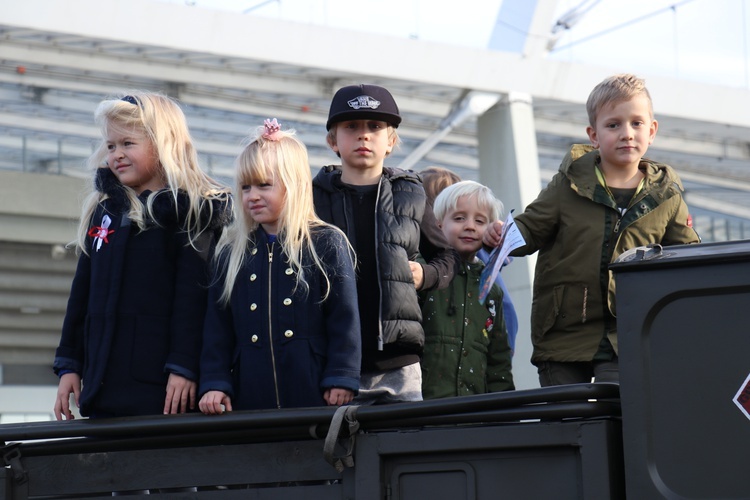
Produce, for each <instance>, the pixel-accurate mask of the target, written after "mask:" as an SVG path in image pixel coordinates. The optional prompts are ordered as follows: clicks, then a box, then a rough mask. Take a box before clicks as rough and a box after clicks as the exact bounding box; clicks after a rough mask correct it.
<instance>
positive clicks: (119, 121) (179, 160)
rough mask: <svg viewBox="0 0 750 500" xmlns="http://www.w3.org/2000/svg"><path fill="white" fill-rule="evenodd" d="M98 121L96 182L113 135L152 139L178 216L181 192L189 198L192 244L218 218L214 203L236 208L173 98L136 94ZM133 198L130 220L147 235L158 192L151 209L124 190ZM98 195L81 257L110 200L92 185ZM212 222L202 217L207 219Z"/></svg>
mask: <svg viewBox="0 0 750 500" xmlns="http://www.w3.org/2000/svg"><path fill="white" fill-rule="evenodd" d="M94 118H95V121H96V123H97V125H99V126H100V128H101V133H102V142H101V144H100V145H99V147H98V148H97V150H96V151H95V152H94V153H93V154H92V155H91V156H90V157H89V159H88V166H89V168H90V169H91V170H92V172H93V173H94V177H96V173H97V169H100V168H108V167H107V166H106V158H107V142H106V137H107V136H108V132H109V131H111V130H120V131H138V132H142V133H144V134H145V135H146V137H148V139H149V140H150V141H151V143H152V144H153V146H154V148H155V149H156V153H157V157H158V161H159V166H160V168H161V175H162V176H163V180H164V184H165V186H166V188H167V189H168V190H169V191H170V193H171V196H172V197H173V198H174V202H175V203H174V207H175V210H177V206H178V204H177V197H178V193H179V192H180V191H182V192H184V193H185V194H186V195H187V199H188V210H187V213H185V214H180V215H181V216H183V217H184V218H185V226H184V228H183V229H185V230H186V231H187V233H188V237H189V239H190V242H191V244H193V245H195V241H196V240H197V238H198V237H199V236H200V235H201V234H202V233H203V232H205V231H206V230H207V229H208V226H209V223H210V221H211V220H212V219H213V217H214V215H215V214H214V213H213V211H214V205H213V203H212V202H213V201H215V200H218V201H220V202H222V204H224V205H227V204H229V203H230V194H229V189H228V188H226V187H224V186H222V185H221V184H219V183H218V182H216V181H215V180H213V179H212V178H211V177H209V176H208V175H206V173H205V172H203V170H201V168H200V165H199V164H198V155H197V153H196V150H195V147H194V146H193V140H192V138H191V136H190V131H189V130H188V125H187V119H186V118H185V115H184V113H183V112H182V110H181V109H180V107H179V105H178V104H177V103H176V102H175V101H174V100H172V99H171V98H169V97H167V96H165V95H162V94H158V93H153V92H142V91H137V92H131V93H129V94H128V95H126V96H122V97H115V98H112V99H106V100H104V101H102V102H101V103H99V106H98V107H97V109H96V111H95V113H94ZM121 186H122V188H123V189H124V193H125V195H126V196H127V198H128V201H129V204H130V209H129V213H128V216H129V217H130V220H131V221H133V222H135V223H136V224H137V225H138V227H139V228H140V229H141V230H146V229H147V220H148V218H149V217H150V218H151V219H154V214H153V202H154V199H155V196H156V194H157V192H153V193H151V194H150V195H149V197H148V198H147V201H146V204H145V206H144V205H143V204H142V203H141V202H140V200H139V199H138V195H137V194H136V192H135V190H133V189H132V188H130V187H128V186H125V185H122V184H121ZM91 189H92V192H91V193H89V195H88V196H87V197H86V200H85V201H84V204H83V215H82V216H81V221H80V224H79V228H78V238H77V241H76V244H77V246H78V250H79V251H83V252H84V253H87V245H86V237H87V235H88V230H89V224H90V222H91V217H92V215H93V214H94V211H95V210H96V207H97V205H98V204H99V203H101V202H103V201H104V200H105V199H107V195H106V194H105V193H102V192H100V191H98V190H96V188H95V186H94V185H93V184H92V185H91ZM206 213H207V214H208V217H206V216H204V217H201V214H206Z"/></svg>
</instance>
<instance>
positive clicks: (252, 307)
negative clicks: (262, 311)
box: [250, 302, 258, 311]
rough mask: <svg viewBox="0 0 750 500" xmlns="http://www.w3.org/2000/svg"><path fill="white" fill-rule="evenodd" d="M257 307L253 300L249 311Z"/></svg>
mask: <svg viewBox="0 0 750 500" xmlns="http://www.w3.org/2000/svg"><path fill="white" fill-rule="evenodd" d="M257 308H258V304H256V303H254V302H253V303H252V304H250V310H251V311H255V310H256V309H257Z"/></svg>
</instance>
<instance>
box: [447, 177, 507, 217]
mask: <svg viewBox="0 0 750 500" xmlns="http://www.w3.org/2000/svg"><path fill="white" fill-rule="evenodd" d="M464 196H466V197H469V198H473V199H474V200H475V201H476V203H477V206H478V207H479V209H480V210H483V211H485V212H486V213H487V215H488V217H489V219H488V220H490V221H495V220H497V219H499V218H500V216H501V215H502V212H503V204H502V202H501V201H500V200H498V199H497V198H495V195H494V194H493V193H492V190H491V189H490V188H488V187H487V186H485V185H484V184H480V183H478V182H475V181H461V182H457V183H456V184H453V185H451V186H448V187H447V188H445V189H444V190H443V191H442V192H441V193H440V194H439V195H438V196H437V198H435V209H434V212H435V218H436V219H437V220H438V221H442V220H443V219H444V218H445V216H446V215H447V214H448V213H449V212H452V211H453V210H455V209H456V206H457V205H458V200H459V198H463V197H464Z"/></svg>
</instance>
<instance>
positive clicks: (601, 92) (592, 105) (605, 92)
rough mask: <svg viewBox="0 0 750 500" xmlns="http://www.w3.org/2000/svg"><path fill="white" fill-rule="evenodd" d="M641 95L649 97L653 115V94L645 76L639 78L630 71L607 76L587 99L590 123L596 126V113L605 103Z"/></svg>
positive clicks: (626, 99) (614, 102) (617, 101)
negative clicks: (650, 92)
mask: <svg viewBox="0 0 750 500" xmlns="http://www.w3.org/2000/svg"><path fill="white" fill-rule="evenodd" d="M639 95H644V96H646V99H648V108H649V111H650V113H651V116H652V117H653V115H654V107H653V103H652V102H651V94H649V92H648V89H647V88H646V82H645V80H643V78H638V77H637V76H635V75H632V74H630V73H621V74H618V75H613V76H610V77H609V78H605V79H604V80H603V81H602V82H601V83H599V84H598V85H597V86H596V87H594V90H592V91H591V93H590V94H589V98H588V100H587V101H586V112H587V113H588V115H589V124H590V125H591V126H592V127H596V115H597V114H598V113H599V111H600V110H601V109H602V107H604V106H605V105H607V104H617V103H620V102H623V101H628V100H630V99H632V98H633V97H636V96H639Z"/></svg>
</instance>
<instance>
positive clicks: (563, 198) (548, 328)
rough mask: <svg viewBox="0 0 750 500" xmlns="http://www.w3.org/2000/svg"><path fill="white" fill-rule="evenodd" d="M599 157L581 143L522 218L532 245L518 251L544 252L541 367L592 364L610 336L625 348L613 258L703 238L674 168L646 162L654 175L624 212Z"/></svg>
mask: <svg viewBox="0 0 750 500" xmlns="http://www.w3.org/2000/svg"><path fill="white" fill-rule="evenodd" d="M598 157H599V151H598V150H595V149H594V148H592V147H591V146H584V145H574V146H573V147H572V148H571V150H570V152H569V153H568V154H567V155H566V156H565V158H564V159H563V162H562V164H561V165H560V171H559V172H558V173H557V174H556V175H555V176H554V177H553V179H552V180H551V181H550V183H549V184H548V185H547V187H545V188H544V189H543V190H542V191H541V193H540V194H539V196H538V197H537V199H536V200H534V201H533V202H532V203H531V204H530V205H529V206H528V207H526V210H525V211H524V213H522V214H520V215H518V216H516V217H515V221H516V223H517V224H518V228H519V230H520V231H521V233H522V234H523V237H524V239H525V240H526V245H525V246H523V247H521V248H519V249H516V250H514V251H513V252H512V255H516V256H520V255H529V254H532V253H534V252H536V251H537V250H538V251H539V256H538V259H537V264H536V273H535V277H534V291H533V302H532V306H531V339H532V343H533V345H534V353H533V355H532V358H531V361H532V363H535V364H536V363H538V362H541V361H560V362H570V361H591V360H592V359H593V357H594V355H595V354H596V352H597V350H598V348H599V345H600V342H601V341H602V339H603V337H604V335H606V336H607V338H608V339H609V341H610V342H611V343H612V347H613V348H614V350H615V352H617V330H616V325H615V303H614V291H615V285H614V279H613V277H612V274H611V272H610V271H609V269H608V265H609V264H610V262H612V261H613V260H614V259H615V258H617V256H618V255H620V254H621V253H623V252H624V251H626V250H628V249H631V248H634V247H638V246H643V245H648V244H651V243H660V244H662V245H675V244H684V243H698V242H699V241H700V239H699V238H698V235H697V233H696V232H695V230H694V229H693V228H692V224H691V221H690V215H689V213H688V208H687V205H685V202H684V201H683V199H682V194H681V192H682V190H683V188H682V184H681V182H680V179H679V178H678V177H677V174H676V173H675V172H674V170H673V169H672V168H671V167H669V166H668V165H664V164H661V163H656V162H653V161H651V160H647V159H645V158H644V159H642V160H641V164H640V167H639V168H640V169H641V170H642V171H643V172H644V173H645V174H646V177H645V179H644V182H643V183H642V187H641V189H640V190H639V191H637V192H636V194H635V196H634V197H633V199H632V200H631V202H630V205H629V207H628V209H627V211H626V212H625V213H624V214H623V215H621V214H620V212H619V211H618V209H617V206H616V204H615V201H614V199H613V198H612V196H611V195H610V193H609V190H608V189H607V188H606V187H605V186H603V185H602V184H601V183H600V182H599V180H598V179H597V175H596V168H595V166H596V163H597V160H598Z"/></svg>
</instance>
